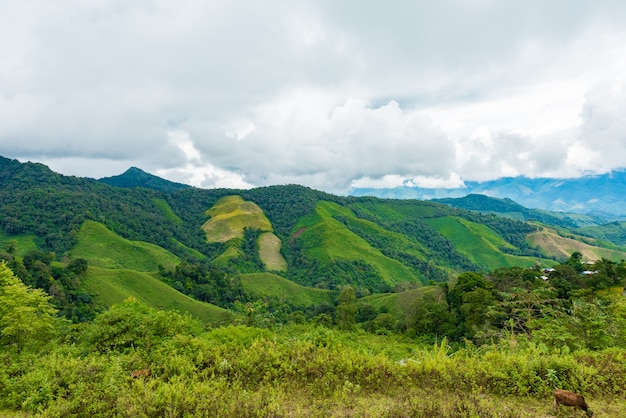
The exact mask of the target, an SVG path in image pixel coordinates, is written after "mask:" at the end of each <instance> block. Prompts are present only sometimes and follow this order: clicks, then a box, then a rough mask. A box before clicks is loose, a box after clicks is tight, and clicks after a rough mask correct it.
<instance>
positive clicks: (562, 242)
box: [528, 228, 626, 262]
mask: <svg viewBox="0 0 626 418" xmlns="http://www.w3.org/2000/svg"><path fill="white" fill-rule="evenodd" d="M528 242H529V243H530V244H531V245H533V246H536V247H538V248H540V249H541V250H542V251H544V252H545V253H546V254H548V255H551V256H556V257H558V258H569V257H570V256H571V255H572V253H573V252H574V251H578V252H580V253H581V254H582V255H583V259H584V260H587V261H593V260H599V259H601V258H606V259H608V260H611V261H616V262H617V261H620V260H622V259H625V258H626V252H623V251H617V250H611V249H607V248H602V247H596V246H593V245H589V244H586V243H584V242H581V241H577V240H575V239H572V238H566V237H563V236H561V235H559V234H558V233H557V232H556V231H555V230H554V229H550V228H544V229H543V230H542V231H538V232H535V233H533V234H530V235H529V236H528Z"/></svg>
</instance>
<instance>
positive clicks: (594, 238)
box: [0, 157, 626, 321]
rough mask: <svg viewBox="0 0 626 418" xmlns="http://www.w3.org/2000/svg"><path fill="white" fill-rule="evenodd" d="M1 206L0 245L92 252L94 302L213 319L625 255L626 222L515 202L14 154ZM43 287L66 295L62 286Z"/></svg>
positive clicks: (5, 169) (3, 170)
mask: <svg viewBox="0 0 626 418" xmlns="http://www.w3.org/2000/svg"><path fill="white" fill-rule="evenodd" d="M0 214H1V215H2V217H1V218H0V248H7V251H8V249H9V248H11V249H12V250H11V251H12V253H11V254H14V255H15V256H18V257H24V258H29V259H31V260H32V258H33V255H32V252H33V251H42V252H44V253H45V254H50V256H45V257H43V259H44V260H50V259H52V260H55V262H57V263H60V264H61V265H66V264H67V263H70V262H74V261H75V260H77V259H80V260H85V261H86V263H87V265H88V268H87V271H86V275H85V276H84V277H83V281H82V284H81V286H82V288H83V291H85V292H87V293H88V294H89V295H91V296H90V297H92V298H93V300H94V301H95V303H96V304H99V305H101V306H105V307H106V306H111V305H112V304H114V303H119V302H120V301H123V300H124V299H125V298H127V297H134V298H137V299H138V300H141V301H142V302H144V303H146V304H148V305H150V306H154V307H158V308H165V307H169V308H175V309H179V310H182V311H187V312H190V313H192V314H193V315H194V316H197V317H200V318H202V319H203V320H208V321H213V320H215V321H217V320H219V318H222V317H224V315H226V313H225V312H226V311H224V309H223V308H225V307H226V308H229V307H232V306H231V305H232V303H233V301H234V300H237V299H239V300H256V299H258V298H259V297H262V298H264V299H265V300H272V301H274V302H276V301H279V302H280V303H289V304H290V305H289V306H291V308H290V309H295V308H297V307H299V306H302V307H303V308H305V307H307V306H311V304H314V305H315V304H318V305H319V304H322V305H323V303H328V301H329V300H330V299H329V298H330V296H329V293H328V292H333V291H337V290H338V289H340V288H341V287H342V286H345V285H351V286H354V287H355V288H356V289H358V291H359V292H361V294H370V293H372V294H376V293H381V292H391V291H394V290H396V289H398V288H412V287H423V286H427V285H429V284H433V283H444V282H447V281H448V280H449V279H450V278H452V277H455V276H457V275H458V274H460V273H462V272H466V271H488V270H489V271H492V270H495V269H498V268H500V267H514V266H519V267H531V266H543V267H550V266H554V265H556V264H557V263H558V262H559V261H562V260H565V259H567V258H568V257H570V255H571V254H572V253H573V252H575V251H577V252H580V253H581V254H582V256H583V258H584V259H585V260H598V259H601V258H606V259H609V260H616V261H617V260H621V259H624V258H626V252H625V250H624V247H623V246H624V245H626V233H625V232H624V231H626V228H625V227H624V225H623V224H621V223H619V222H613V223H609V224H602V223H601V222H600V221H599V219H598V218H594V217H591V216H589V215H576V214H564V213H557V212H549V211H543V210H536V209H528V208H526V207H524V206H522V205H520V204H518V203H516V202H514V201H512V200H510V199H498V198H493V197H486V196H480V195H470V196H466V197H464V198H458V199H445V200H440V201H424V200H415V199H381V198H376V197H355V196H337V195H332V194H328V193H325V192H322V191H317V190H313V189H310V188H307V187H303V186H298V185H286V186H269V187H259V188H255V189H250V190H238V189H200V188H195V187H189V186H186V185H181V184H177V183H173V182H169V181H168V180H165V179H161V178H159V177H157V176H154V175H152V174H149V173H146V172H144V171H142V170H141V169H139V168H131V169H129V170H127V171H126V172H125V173H123V174H121V175H119V176H114V177H108V178H103V179H100V180H95V179H90V178H80V177H73V176H63V175H61V174H59V173H55V172H53V171H52V170H50V169H49V168H48V167H47V166H45V165H43V164H38V163H30V162H29V163H21V162H19V161H17V160H11V159H7V158H3V157H0ZM2 251H3V250H1V249H0V256H2V257H4V258H5V259H11V257H13V256H12V255H10V254H8V253H4V255H3V252H2ZM39 257H40V258H41V256H39ZM47 262H49V261H47ZM197 263H200V264H202V265H205V264H206V266H209V267H194V266H196V264H197ZM32 266H36V265H35V264H32V263H31V267H32ZM203 269H204V270H203ZM207 269H209V270H207ZM198 271H205V273H202V274H199V273H198ZM207 272H211V273H210V274H209V273H207ZM209 276H210V277H211V279H210V280H209V281H208V282H207V280H208V279H207V277H209ZM224 277H229V279H224ZM42 283H43V284H42V285H43V286H44V287H45V286H47V287H46V288H45V290H46V291H55V292H57V293H58V286H57V284H58V283H57V282H55V283H53V285H55V286H57V287H54V286H52V285H51V284H50V283H49V282H46V281H45V280H44V282H42ZM51 286H52V287H51ZM59 286H60V284H59ZM216 289H220V290H219V292H218V293H219V295H218V294H217V293H216ZM225 295H226V296H225ZM218 296H219V297H218ZM324 301H326V302H324ZM216 305H217V306H216Z"/></svg>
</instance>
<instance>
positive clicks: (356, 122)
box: [0, 0, 626, 194]
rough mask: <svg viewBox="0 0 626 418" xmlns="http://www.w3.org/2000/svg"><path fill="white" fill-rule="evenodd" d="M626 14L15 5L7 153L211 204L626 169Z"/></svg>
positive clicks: (580, 8) (568, 3)
mask: <svg viewBox="0 0 626 418" xmlns="http://www.w3.org/2000/svg"><path fill="white" fill-rule="evenodd" d="M624 22H626V2H624V1H623V0H615V1H609V0H606V1H605V0H596V1H588V0H525V1H517V0H516V1H509V0H437V1H432V0H428V1H424V0H413V1H398V0H387V1H384V2H383V1H368V0H358V1H357V0H342V1H337V0H328V1H327V0H319V1H299V0H293V1H291V0H290V1H284V0H283V1H277V0H263V1H258V0H257V1H240V0H232V1H213V0H176V1H171V0H167V1H166V0H138V1H135V0H90V1H84V0H55V1H49V0H0V155H2V156H4V157H8V158H15V159H18V160H20V161H34V162H41V163H44V164H46V165H48V166H49V167H50V168H51V169H53V170H54V171H57V172H59V173H62V174H65V175H76V176H81V177H92V178H100V177H105V176H112V175H117V174H121V173H122V172H124V171H125V170H126V169H128V168H129V167H131V166H135V167H139V168H141V169H143V170H145V171H147V172H149V173H152V174H155V175H158V176H161V177H163V178H166V179H169V180H173V181H177V182H182V183H187V184H191V185H194V186H197V187H204V188H213V187H233V188H249V187H257V186H265V185H275V184H302V185H305V186H309V187H312V188H315V189H318V190H324V191H328V192H331V193H338V194H345V193H347V192H348V191H349V190H350V189H351V188H354V187H396V186H400V185H409V186H420V187H454V186H459V185H461V184H462V183H463V181H484V180H492V179H496V178H499V177H503V176H518V175H524V176H528V177H563V178H567V177H577V176H580V175H584V174H589V173H605V172H608V171H610V170H613V169H620V168H625V167H626V87H625V81H626V25H625V24H624Z"/></svg>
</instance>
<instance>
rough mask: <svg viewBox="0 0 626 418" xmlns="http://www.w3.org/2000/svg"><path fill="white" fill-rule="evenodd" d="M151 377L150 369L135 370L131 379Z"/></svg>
mask: <svg viewBox="0 0 626 418" xmlns="http://www.w3.org/2000/svg"><path fill="white" fill-rule="evenodd" d="M139 376H146V377H147V376H150V369H143V370H135V371H134V372H132V373H131V374H130V377H139Z"/></svg>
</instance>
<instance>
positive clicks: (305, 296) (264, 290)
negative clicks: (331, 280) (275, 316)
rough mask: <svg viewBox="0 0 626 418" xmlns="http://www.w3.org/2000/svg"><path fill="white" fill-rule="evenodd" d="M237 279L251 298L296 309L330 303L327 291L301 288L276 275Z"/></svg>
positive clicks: (259, 274)
mask: <svg viewBox="0 0 626 418" xmlns="http://www.w3.org/2000/svg"><path fill="white" fill-rule="evenodd" d="M239 278H240V280H241V284H242V285H243V288H244V289H245V291H246V293H248V294H249V295H251V296H252V297H253V298H260V299H266V298H270V299H273V300H276V301H278V302H280V303H283V302H289V303H290V304H292V305H294V306H298V307H309V306H315V305H319V304H320V303H322V302H328V303H331V302H332V296H331V293H330V292H329V291H328V290H323V289H313V288H310V287H305V286H301V285H299V284H296V283H294V282H292V281H290V280H287V279H285V278H283V277H280V276H278V275H276V274H272V273H251V274H240V275H239Z"/></svg>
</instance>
